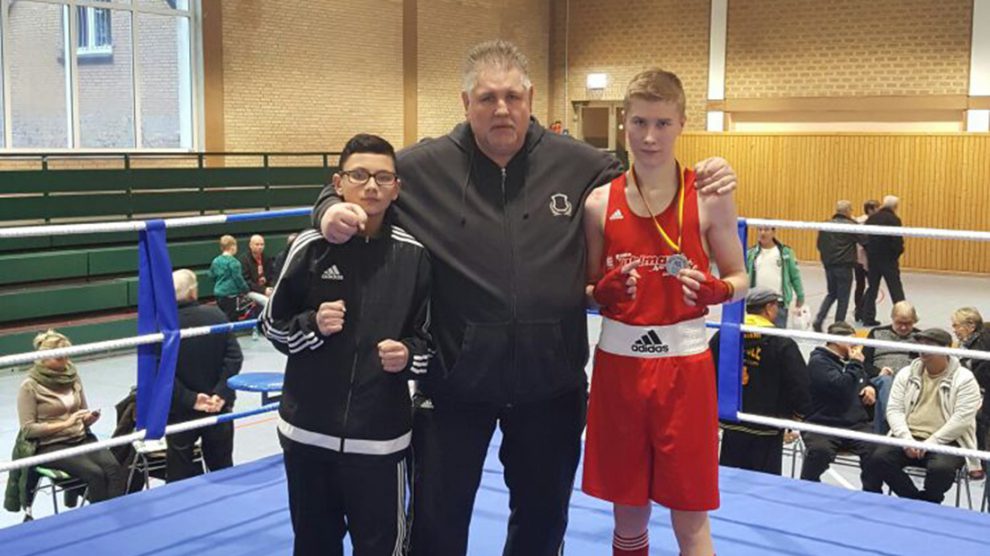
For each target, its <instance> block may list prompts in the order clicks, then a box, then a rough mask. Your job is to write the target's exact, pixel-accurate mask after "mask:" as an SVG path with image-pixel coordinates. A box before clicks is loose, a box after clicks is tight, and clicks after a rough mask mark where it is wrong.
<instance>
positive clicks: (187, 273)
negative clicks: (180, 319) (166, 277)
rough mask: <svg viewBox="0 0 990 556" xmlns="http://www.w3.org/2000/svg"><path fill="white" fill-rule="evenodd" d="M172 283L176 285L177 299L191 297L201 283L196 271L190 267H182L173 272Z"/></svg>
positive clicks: (182, 299)
mask: <svg viewBox="0 0 990 556" xmlns="http://www.w3.org/2000/svg"><path fill="white" fill-rule="evenodd" d="M172 284H173V285H174V286H175V300H176V301H185V300H187V299H189V296H190V294H192V292H194V291H196V289H197V288H198V287H199V283H198V282H197V280H196V273H195V272H193V271H191V270H189V269H188V268H180V269H179V270H176V271H175V272H173V273H172Z"/></svg>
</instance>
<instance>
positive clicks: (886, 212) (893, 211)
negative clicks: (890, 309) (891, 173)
mask: <svg viewBox="0 0 990 556" xmlns="http://www.w3.org/2000/svg"><path fill="white" fill-rule="evenodd" d="M899 204H900V199H898V198H897V197H894V196H893V195H887V196H886V197H884V198H883V205H882V206H881V207H880V210H878V211H876V212H874V213H873V214H872V215H871V216H870V217H869V218H867V219H866V225H867V226H901V219H900V217H899V216H897V206H898V205H899ZM903 254H904V238H903V237H901V236H878V235H870V236H869V237H868V238H867V240H866V259H867V263H868V269H867V274H866V281H867V283H868V284H869V285H868V286H867V287H866V293H865V294H863V324H864V325H865V326H879V325H880V322H879V321H878V320H877V295H878V294H879V293H880V280H881V279H883V281H884V282H886V283H887V289H888V290H889V291H890V302H891V303H897V302H898V301H904V286H902V285H901V267H900V262H899V259H900V258H901V255H903Z"/></svg>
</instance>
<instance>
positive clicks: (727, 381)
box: [717, 218, 746, 421]
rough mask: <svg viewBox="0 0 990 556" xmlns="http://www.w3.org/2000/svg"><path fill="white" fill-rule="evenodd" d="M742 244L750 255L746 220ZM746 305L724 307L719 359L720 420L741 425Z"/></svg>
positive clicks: (741, 231)
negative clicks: (743, 335)
mask: <svg viewBox="0 0 990 556" xmlns="http://www.w3.org/2000/svg"><path fill="white" fill-rule="evenodd" d="M738 227H739V241H741V242H742V246H743V253H744V255H743V256H745V253H746V220H745V219H743V218H740V219H739V223H738ZM745 305H746V303H745V301H743V300H739V301H736V302H735V303H728V304H725V305H723V306H722V327H721V332H720V333H719V346H718V351H719V357H718V369H717V370H718V417H719V419H722V420H726V421H738V420H739V417H738V413H739V410H740V408H741V406H742V361H743V359H742V333H741V331H740V329H739V326H740V325H741V324H742V322H743V314H744V313H745Z"/></svg>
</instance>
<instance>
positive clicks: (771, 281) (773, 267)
mask: <svg viewBox="0 0 990 556" xmlns="http://www.w3.org/2000/svg"><path fill="white" fill-rule="evenodd" d="M756 230H757V239H758V241H757V243H756V245H754V246H752V247H750V248H749V249H748V250H747V251H746V272H747V273H749V287H750V288H754V287H756V286H763V287H765V288H770V289H771V290H773V291H775V292H777V293H778V294H780V296H781V297H782V298H783V299H784V302H783V303H782V304H781V307H780V311H779V312H778V313H777V318H776V320H774V325H775V326H776V327H777V328H787V313H788V309H789V308H790V306H791V300H792V299H795V296H796V297H797V300H796V301H795V305H796V306H797V307H801V306H802V305H804V286H803V285H802V284H801V272H800V271H799V270H798V265H797V258H795V256H794V250H793V249H791V248H790V247H789V246H787V245H784V244H783V243H781V242H780V241H778V240H777V238H776V228H757V229H756Z"/></svg>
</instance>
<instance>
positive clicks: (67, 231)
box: [0, 207, 309, 239]
mask: <svg viewBox="0 0 990 556" xmlns="http://www.w3.org/2000/svg"><path fill="white" fill-rule="evenodd" d="M302 210H309V209H306V208H305V207H296V208H291V209H278V210H272V211H261V212H248V213H241V212H239V213H229V214H211V215H207V216H183V217H178V218H166V219H165V220H164V222H165V227H166V228H189V227H192V226H206V225H210V224H224V223H226V222H227V221H228V219H230V218H234V219H236V220H241V219H244V218H245V217H251V216H255V217H258V219H261V218H262V217H264V216H265V215H268V214H269V213H275V214H272V215H271V218H277V217H280V216H287V215H286V214H284V213H286V212H291V211H302ZM147 226H148V220H129V221H127V222H93V223H87V224H50V225H44V226H16V227H10V228H0V239H11V238H24V237H36V236H69V235H76V234H92V233H111V232H139V231H141V230H144V229H145V228H147Z"/></svg>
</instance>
